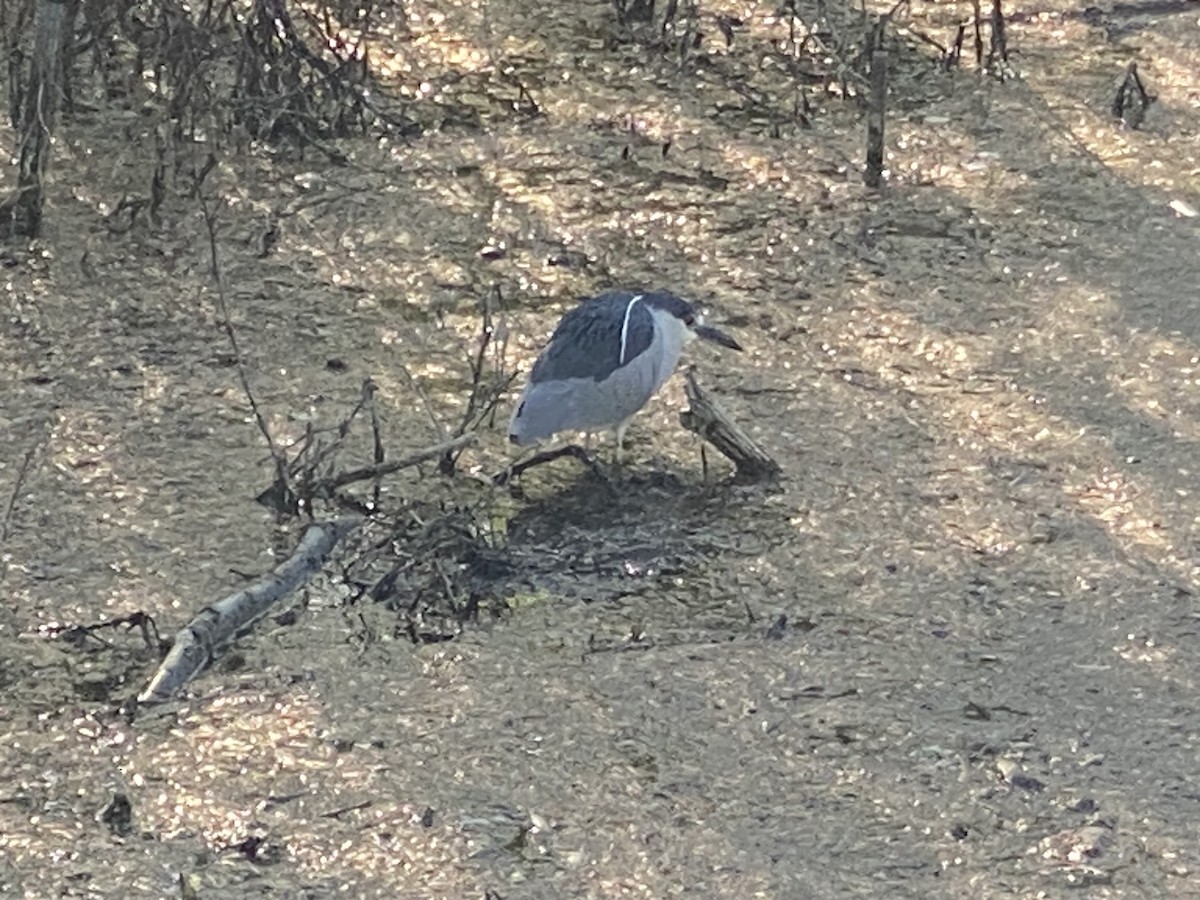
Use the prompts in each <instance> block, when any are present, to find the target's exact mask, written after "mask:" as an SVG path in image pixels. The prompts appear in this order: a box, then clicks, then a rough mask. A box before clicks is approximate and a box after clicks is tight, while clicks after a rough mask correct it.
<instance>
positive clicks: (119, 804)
mask: <svg viewBox="0 0 1200 900" xmlns="http://www.w3.org/2000/svg"><path fill="white" fill-rule="evenodd" d="M96 818H97V819H98V820H99V821H100V822H102V823H103V824H105V825H107V826H108V830H109V831H111V832H112V833H113V834H115V835H117V837H126V836H127V835H129V834H131V833H132V832H133V804H132V803H130V802H129V797H128V796H127V795H125V794H124V793H122V792H120V791H117V792H116V793H114V794H113V795H112V797H111V799H109V801H108V802H107V803H106V804H104V807H103V809H101V810H100V812H98V813H97V814H96Z"/></svg>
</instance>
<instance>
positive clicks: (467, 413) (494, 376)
mask: <svg viewBox="0 0 1200 900" xmlns="http://www.w3.org/2000/svg"><path fill="white" fill-rule="evenodd" d="M502 304H503V297H502V295H501V294H500V287H499V285H495V286H493V288H492V290H491V291H490V292H489V293H487V294H485V295H484V296H483V298H482V299H481V300H480V303H479V314H480V320H481V321H480V331H479V342H478V345H477V347H476V350H475V354H474V355H473V356H472V357H471V363H470V369H471V393H470V396H468V397H467V408H466V410H464V412H463V417H462V421H461V422H459V425H458V428H457V430H456V431H455V432H454V433H455V434H456V435H462V434H467V433H469V432H471V431H474V430H475V429H477V428H478V427H479V426H480V425H482V424H483V423H484V422H486V421H487V420H488V418H489V417H490V416H491V415H492V414H493V413H494V412H495V411H496V408H497V407H498V406H499V405H500V400H501V399H502V398H503V397H504V395H505V393H506V392H507V391H508V389H509V387H511V386H512V383H513V380H514V379H515V378H516V377H517V373H516V372H509V371H508V370H507V366H506V363H505V360H506V357H507V356H508V336H507V334H506V333H505V332H504V330H503V329H500V328H497V326H496V321H495V313H496V309H497V308H499V307H501V306H502ZM489 354H490V356H491V358H492V371H491V373H490V376H489V373H488V372H487V368H488V358H489ZM460 450H461V448H453V449H451V450H448V451H447V452H446V454H445V455H444V456H443V457H442V459H441V462H440V463H439V464H438V471H439V472H441V474H443V475H453V474H454V469H455V466H457V464H458V457H459V452H460Z"/></svg>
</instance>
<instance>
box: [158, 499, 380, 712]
mask: <svg viewBox="0 0 1200 900" xmlns="http://www.w3.org/2000/svg"><path fill="white" fill-rule="evenodd" d="M359 524H360V520H358V519H338V520H335V521H332V522H317V523H315V524H313V525H310V526H309V527H308V530H307V531H306V532H305V533H304V537H303V538H301V540H300V543H299V544H297V545H296V550H295V552H294V553H292V555H291V556H290V557H288V559H287V560H285V561H284V562H282V563H280V564H279V565H278V566H277V567H276V568H275V569H274V571H272V572H271V573H270V574H269V575H267V576H266V577H264V578H262V579H260V580H259V581H256V582H255V583H254V584H252V585H250V586H249V587H248V588H244V589H243V590H240V591H238V592H237V593H236V594H231V595H229V596H228V597H226V598H224V599H223V600H218V601H217V602H216V603H213V604H212V605H210V606H206V607H204V609H202V610H200V612H199V613H198V614H197V615H196V617H195V618H194V619H192V621H191V622H189V623H188V624H187V625H186V626H185V627H184V628H182V629H180V631H179V632H178V633H177V634H176V635H175V642H174V646H172V647H171V652H170V653H168V654H167V656H166V658H165V659H164V660H163V661H162V663H161V664H160V665H159V667H158V671H156V672H155V673H154V677H153V678H151V679H150V681H149V683H148V684H147V685H146V687H145V689H144V690H143V691H142V693H141V694H139V695H138V702H139V703H162V702H164V701H166V700H169V699H170V698H171V697H172V696H173V695H174V694H175V692H176V691H178V690H179V689H180V688H181V687H183V686H184V685H185V684H187V682H188V681H190V680H191V679H192V678H193V677H194V676H195V675H196V674H197V673H198V672H200V671H201V670H202V669H203V668H204V667H205V666H207V665H209V663H211V662H212V661H213V659H214V658H215V657H216V656H217V654H218V653H220V651H221V650H222V649H224V647H225V646H227V645H228V644H229V643H230V642H231V641H233V639H234V638H236V637H237V636H238V635H239V634H241V633H242V632H243V631H245V630H246V629H247V628H249V627H250V626H251V625H253V624H254V623H255V622H257V621H258V620H259V619H261V618H262V617H263V616H264V615H266V613H267V611H268V610H269V609H270V608H271V607H272V606H274V605H275V604H276V603H277V602H278V601H280V600H282V599H283V598H284V597H286V596H287V595H288V594H290V593H291V592H292V591H294V590H295V589H296V588H298V587H300V586H301V585H302V584H304V583H305V582H307V581H308V580H309V579H310V578H312V576H313V575H314V574H316V573H317V572H318V571H320V569H321V566H322V565H324V563H325V559H326V558H327V557H328V556H329V554H330V552H331V551H332V550H333V548H334V547H335V546H337V543H338V541H340V540H341V539H342V538H344V537H345V536H346V535H348V534H350V532H352V531H354V530H355V529H356V528H357V527H358V526H359Z"/></svg>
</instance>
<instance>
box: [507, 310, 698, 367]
mask: <svg viewBox="0 0 1200 900" xmlns="http://www.w3.org/2000/svg"><path fill="white" fill-rule="evenodd" d="M637 296H639V294H638V293H636V292H634V291H610V292H608V293H604V294H601V295H600V296H598V297H593V298H592V299H590V300H585V301H584V302H583V303H581V304H580V305H579V306H577V307H575V308H574V309H573V310H571V311H570V312H568V313H567V314H566V315H565V316H563V317H562V321H560V322H559V323H558V327H557V328H555V329H554V334H553V335H552V336H551V337H550V345H549V346H548V347H547V348H546V349H545V351H543V353H542V355H541V356H540V357H538V361H537V362H536V363H535V364H534V366H533V371H532V372H530V373H529V380H530V381H531V382H532V383H534V384H539V383H542V382H546V381H560V380H563V379H566V378H592V379H595V380H596V381H603V380H604V379H605V378H607V377H608V376H609V375H611V374H612V373H613V372H615V371H616V370H617V369H618V368H620V367H621V365H623V364H624V363H628V362H629V361H630V360H631V359H634V358H635V357H636V356H638V355H639V354H641V353H644V352H645V351H646V349H647V348H648V347H649V346H650V343H651V341H653V340H654V317H653V316H652V315H651V314H650V309H649V308H648V307H649V305H658V304H657V303H653V304H648V303H647V302H646V298H648V297H661V296H663V295H662V294H642V295H640V296H641V297H642V300H641V301H639V302H637V303H635V304H634V305H633V308H632V309H630V308H629V301H631V300H632V299H633V298H634V297H637ZM666 296H671V295H669V294H668V295H666ZM680 302H683V301H680ZM626 310H628V312H629V325H628V328H627V329H626V331H625V357H624V360H622V358H621V330H622V328H625V313H626Z"/></svg>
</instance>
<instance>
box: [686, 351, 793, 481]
mask: <svg viewBox="0 0 1200 900" xmlns="http://www.w3.org/2000/svg"><path fill="white" fill-rule="evenodd" d="M684 377H685V379H686V380H685V382H684V390H685V391H686V393H687V398H688V403H689V407H688V408H687V409H685V410H684V411H683V412H681V413H680V414H679V422H680V424H682V425H683V427H684V428H686V429H687V430H688V431H692V432H695V433H696V434H698V435H700V437H702V438H704V440H706V441H708V442H709V443H710V444H712V445H713V446H714V447H716V448H717V449H718V450H720V451H721V453H722V454H724V455H725V456H726V457H728V458H729V460H730V461H731V462H732V463H733V464H734V465H735V466H736V467H737V473H738V476H739V477H741V478H743V479H745V480H747V481H766V480H769V479H772V478H778V477H779V474H780V471H781V470H780V468H779V463H777V462H775V460H774V459H772V458H771V457H770V456H768V455H767V453H766V451H765V450H763V449H762V448H761V447H759V446H758V444H756V443H755V442H754V440H753V439H752V438H751V437H750V435H748V434H746V432H744V431H743V430H742V429H741V428H740V427H738V425H737V423H735V422H734V421H733V420H732V419H730V418H729V416H727V415H726V414H725V413H724V412H723V411H722V410H721V409H720V408H719V407H718V406H717V405H716V404H715V403H714V402H713V401H712V398H710V397H709V396H708V394H707V393H705V392H704V390H703V389H702V388H701V387H700V385H699V384H697V383H696V378H695V376H694V375H692V373H691V372H687V373H685V376H684Z"/></svg>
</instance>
